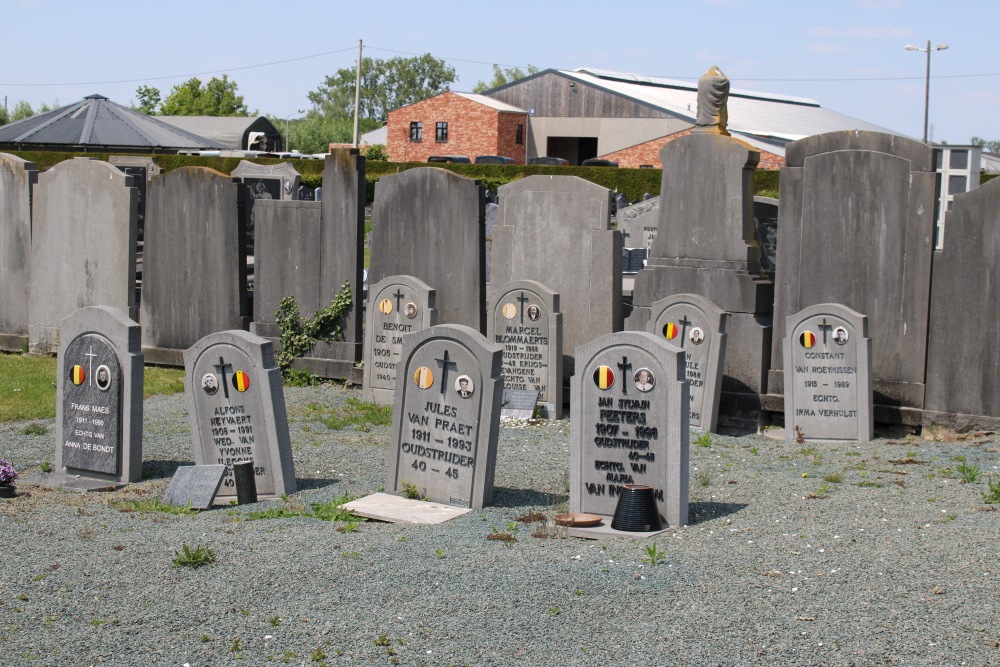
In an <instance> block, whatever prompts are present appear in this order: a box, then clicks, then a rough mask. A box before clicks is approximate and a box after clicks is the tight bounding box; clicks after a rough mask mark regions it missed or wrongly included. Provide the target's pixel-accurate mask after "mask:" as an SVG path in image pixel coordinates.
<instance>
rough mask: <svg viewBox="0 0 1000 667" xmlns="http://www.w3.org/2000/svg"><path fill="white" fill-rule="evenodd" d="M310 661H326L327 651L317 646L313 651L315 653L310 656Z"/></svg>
mask: <svg viewBox="0 0 1000 667" xmlns="http://www.w3.org/2000/svg"><path fill="white" fill-rule="evenodd" d="M309 659H310V660H312V661H313V662H320V661H322V660H326V651H324V650H323V647H322V646H317V647H316V648H314V649H313V652H312V653H311V654H310V655H309Z"/></svg>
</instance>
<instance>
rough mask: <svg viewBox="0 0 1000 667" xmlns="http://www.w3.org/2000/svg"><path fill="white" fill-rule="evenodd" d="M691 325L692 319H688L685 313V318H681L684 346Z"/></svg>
mask: <svg viewBox="0 0 1000 667" xmlns="http://www.w3.org/2000/svg"><path fill="white" fill-rule="evenodd" d="M689 326H691V320H689V319H688V316H687V315H684V319H683V320H681V347H684V343H685V341H687V330H688V327H689Z"/></svg>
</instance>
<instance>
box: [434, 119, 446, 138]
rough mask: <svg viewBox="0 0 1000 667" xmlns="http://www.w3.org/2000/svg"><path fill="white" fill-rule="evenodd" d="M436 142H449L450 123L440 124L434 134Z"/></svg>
mask: <svg viewBox="0 0 1000 667" xmlns="http://www.w3.org/2000/svg"><path fill="white" fill-rule="evenodd" d="M434 140H435V141H448V123H447V122H439V123H438V124H437V130H435V134H434Z"/></svg>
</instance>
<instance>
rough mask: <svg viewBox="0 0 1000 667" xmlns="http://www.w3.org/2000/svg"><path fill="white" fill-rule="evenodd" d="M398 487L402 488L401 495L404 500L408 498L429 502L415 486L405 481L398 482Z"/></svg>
mask: <svg viewBox="0 0 1000 667" xmlns="http://www.w3.org/2000/svg"><path fill="white" fill-rule="evenodd" d="M399 483H400V485H401V486H402V487H403V493H401V494H400V495H402V496H403V497H404V498H409V499H410V500H430V498H427V497H426V496H424V495H423V494H422V493H420V490H419V489H417V485H416V484H413V483H411V482H407V481H406V480H405V479H402V480H400V481H399Z"/></svg>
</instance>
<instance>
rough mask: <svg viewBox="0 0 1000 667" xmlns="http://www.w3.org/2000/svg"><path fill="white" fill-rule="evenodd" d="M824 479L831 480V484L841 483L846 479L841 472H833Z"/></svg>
mask: <svg viewBox="0 0 1000 667" xmlns="http://www.w3.org/2000/svg"><path fill="white" fill-rule="evenodd" d="M823 481H825V482H830V483H831V484H840V483H841V482H843V481H844V476H843V475H841V474H840V473H839V472H831V473H830V474H829V475H827V476H826V477H824V478H823Z"/></svg>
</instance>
